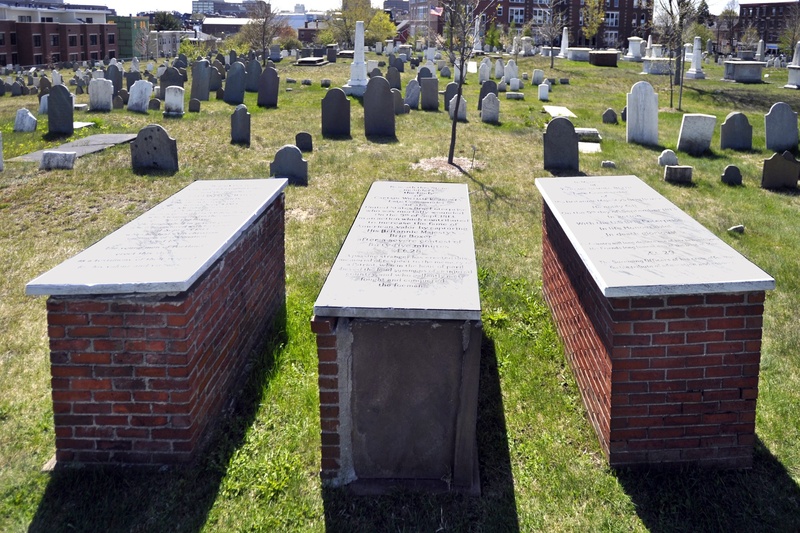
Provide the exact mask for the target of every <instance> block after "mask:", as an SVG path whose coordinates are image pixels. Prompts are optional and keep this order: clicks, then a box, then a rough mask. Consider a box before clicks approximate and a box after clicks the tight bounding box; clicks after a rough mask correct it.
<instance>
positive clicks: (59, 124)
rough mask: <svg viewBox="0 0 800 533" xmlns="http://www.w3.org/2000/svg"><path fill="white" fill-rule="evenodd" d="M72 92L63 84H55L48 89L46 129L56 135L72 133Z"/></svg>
mask: <svg viewBox="0 0 800 533" xmlns="http://www.w3.org/2000/svg"><path fill="white" fill-rule="evenodd" d="M73 105H74V104H73V100H72V94H71V93H70V92H69V89H67V88H66V86H64V85H56V86H55V87H53V88H52V89H50V99H49V103H48V106H47V121H48V131H49V132H50V133H51V134H56V135H72V133H73V132H74V126H73V120H74V119H73V116H74V112H75V110H74V107H73Z"/></svg>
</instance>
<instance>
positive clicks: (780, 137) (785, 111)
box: [764, 102, 798, 152]
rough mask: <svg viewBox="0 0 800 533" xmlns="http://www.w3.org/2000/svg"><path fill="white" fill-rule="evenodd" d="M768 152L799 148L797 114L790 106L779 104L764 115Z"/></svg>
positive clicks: (774, 105)
mask: <svg viewBox="0 0 800 533" xmlns="http://www.w3.org/2000/svg"><path fill="white" fill-rule="evenodd" d="M764 130H765V132H764V133H765V136H766V141H767V150H772V151H774V152H783V151H784V150H794V149H795V148H797V140H798V138H797V113H795V112H794V111H792V108H791V107H790V106H789V104H787V103H784V102H777V103H775V104H773V105H772V107H771V108H770V109H769V113H767V114H766V115H764Z"/></svg>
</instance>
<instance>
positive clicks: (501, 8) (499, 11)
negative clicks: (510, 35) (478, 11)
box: [497, 5, 503, 17]
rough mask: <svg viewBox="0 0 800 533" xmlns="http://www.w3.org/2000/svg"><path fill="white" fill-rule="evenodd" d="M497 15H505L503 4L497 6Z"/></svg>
mask: <svg viewBox="0 0 800 533" xmlns="http://www.w3.org/2000/svg"><path fill="white" fill-rule="evenodd" d="M497 16H498V17H502V16H503V6H500V5H498V6H497Z"/></svg>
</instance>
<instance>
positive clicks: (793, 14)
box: [778, 4, 800, 57]
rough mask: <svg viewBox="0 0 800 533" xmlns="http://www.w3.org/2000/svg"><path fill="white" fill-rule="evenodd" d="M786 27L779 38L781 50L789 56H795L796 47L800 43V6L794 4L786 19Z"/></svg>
mask: <svg viewBox="0 0 800 533" xmlns="http://www.w3.org/2000/svg"><path fill="white" fill-rule="evenodd" d="M784 22H785V24H786V27H785V28H784V29H783V31H782V32H781V35H780V37H779V38H778V43H779V45H780V47H781V50H783V51H784V52H786V53H787V54H788V55H789V56H792V57H793V56H794V46H795V45H796V44H797V41H800V4H792V5H791V6H790V7H789V8H788V9H787V12H786V17H785V18H784Z"/></svg>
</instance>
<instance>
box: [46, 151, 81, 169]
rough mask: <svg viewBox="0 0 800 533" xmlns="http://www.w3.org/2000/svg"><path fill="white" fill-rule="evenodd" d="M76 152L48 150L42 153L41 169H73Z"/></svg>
mask: <svg viewBox="0 0 800 533" xmlns="http://www.w3.org/2000/svg"><path fill="white" fill-rule="evenodd" d="M77 156H78V154H77V153H76V152H59V151H56V150H46V151H45V152H43V153H42V161H41V162H40V163H39V170H72V169H73V168H74V167H75V160H76V159H77Z"/></svg>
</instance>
